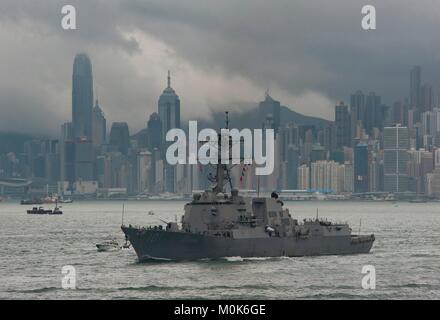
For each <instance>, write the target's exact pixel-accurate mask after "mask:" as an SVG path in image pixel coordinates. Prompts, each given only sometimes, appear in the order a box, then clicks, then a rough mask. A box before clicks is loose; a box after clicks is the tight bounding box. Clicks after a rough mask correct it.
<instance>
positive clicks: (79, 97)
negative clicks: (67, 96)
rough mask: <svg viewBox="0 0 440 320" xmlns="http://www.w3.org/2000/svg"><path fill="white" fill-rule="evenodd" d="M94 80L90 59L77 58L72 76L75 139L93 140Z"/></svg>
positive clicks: (85, 56)
mask: <svg viewBox="0 0 440 320" xmlns="http://www.w3.org/2000/svg"><path fill="white" fill-rule="evenodd" d="M92 108H93V78H92V64H91V62H90V59H89V57H88V56H87V55H86V54H84V53H80V54H77V55H76V56H75V61H74V63H73V76H72V124H73V132H74V138H75V139H78V138H84V137H85V138H86V139H87V140H91V139H92Z"/></svg>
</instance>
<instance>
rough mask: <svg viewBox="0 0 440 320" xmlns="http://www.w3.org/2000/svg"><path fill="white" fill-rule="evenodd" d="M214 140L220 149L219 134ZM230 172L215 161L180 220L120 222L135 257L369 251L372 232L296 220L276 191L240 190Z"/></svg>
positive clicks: (176, 258)
mask: <svg viewBox="0 0 440 320" xmlns="http://www.w3.org/2000/svg"><path fill="white" fill-rule="evenodd" d="M227 127H228V120H227V121H226V128H227ZM218 141H219V142H218V148H219V149H221V142H220V141H222V139H221V136H220V134H219V139H218ZM220 153H221V152H220V150H219V152H218V154H219V155H220ZM219 160H220V159H219ZM229 173H230V167H229V166H228V165H226V164H222V163H221V161H218V164H217V165H216V175H215V177H214V179H213V185H212V186H211V187H210V188H209V189H208V190H206V191H204V192H203V193H196V194H194V195H193V199H192V201H191V202H189V203H187V204H186V205H185V207H184V215H183V216H182V218H181V224H179V223H177V222H167V223H166V226H165V227H162V226H161V225H159V226H149V227H139V226H132V225H128V226H126V225H124V224H122V226H121V228H122V231H123V232H124V234H125V236H126V239H127V240H128V241H130V243H131V245H132V246H133V248H134V250H135V251H136V254H137V256H138V259H139V261H147V260H175V261H182V260H198V259H218V258H223V257H237V256H239V257H242V258H249V257H281V256H289V257H296V256H314V255H315V256H316V255H345V254H359V253H368V252H369V251H370V249H371V247H372V245H373V242H374V240H375V238H374V235H373V234H370V235H360V234H357V235H356V234H352V230H351V228H350V227H349V225H348V224H346V223H332V222H328V221H326V220H322V219H318V217H316V219H310V220H304V221H302V222H299V221H298V220H297V219H295V218H294V217H292V215H291V214H290V213H289V210H288V209H287V208H284V203H283V201H282V200H281V199H279V197H278V195H277V194H276V193H275V192H274V193H272V195H271V197H270V198H269V197H255V198H248V197H243V196H241V195H239V192H238V190H237V189H234V188H233V186H232V181H231V178H230V174H229ZM227 189H229V191H228V192H227Z"/></svg>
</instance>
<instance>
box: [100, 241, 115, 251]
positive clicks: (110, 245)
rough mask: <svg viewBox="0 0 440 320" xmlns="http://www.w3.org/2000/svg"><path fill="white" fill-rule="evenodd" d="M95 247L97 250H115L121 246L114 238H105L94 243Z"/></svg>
mask: <svg viewBox="0 0 440 320" xmlns="http://www.w3.org/2000/svg"><path fill="white" fill-rule="evenodd" d="M96 248H98V251H116V250H120V249H121V247H120V246H119V243H118V242H117V241H116V240H113V239H112V240H105V241H103V242H101V243H98V244H97V245H96Z"/></svg>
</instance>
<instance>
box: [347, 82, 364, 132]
mask: <svg viewBox="0 0 440 320" xmlns="http://www.w3.org/2000/svg"><path fill="white" fill-rule="evenodd" d="M350 115H351V137H352V138H359V137H360V132H359V129H360V128H363V127H364V123H365V95H364V94H363V93H362V91H360V90H358V91H356V93H354V94H352V95H351V97H350Z"/></svg>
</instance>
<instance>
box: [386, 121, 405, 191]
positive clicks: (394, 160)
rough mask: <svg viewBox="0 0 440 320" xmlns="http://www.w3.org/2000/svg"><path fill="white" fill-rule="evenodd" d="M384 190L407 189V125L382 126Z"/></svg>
mask: <svg viewBox="0 0 440 320" xmlns="http://www.w3.org/2000/svg"><path fill="white" fill-rule="evenodd" d="M383 140H384V191H387V192H405V191H408V174H407V162H408V147H409V130H408V128H407V127H400V126H399V125H396V126H395V127H386V128H384V133H383Z"/></svg>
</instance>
